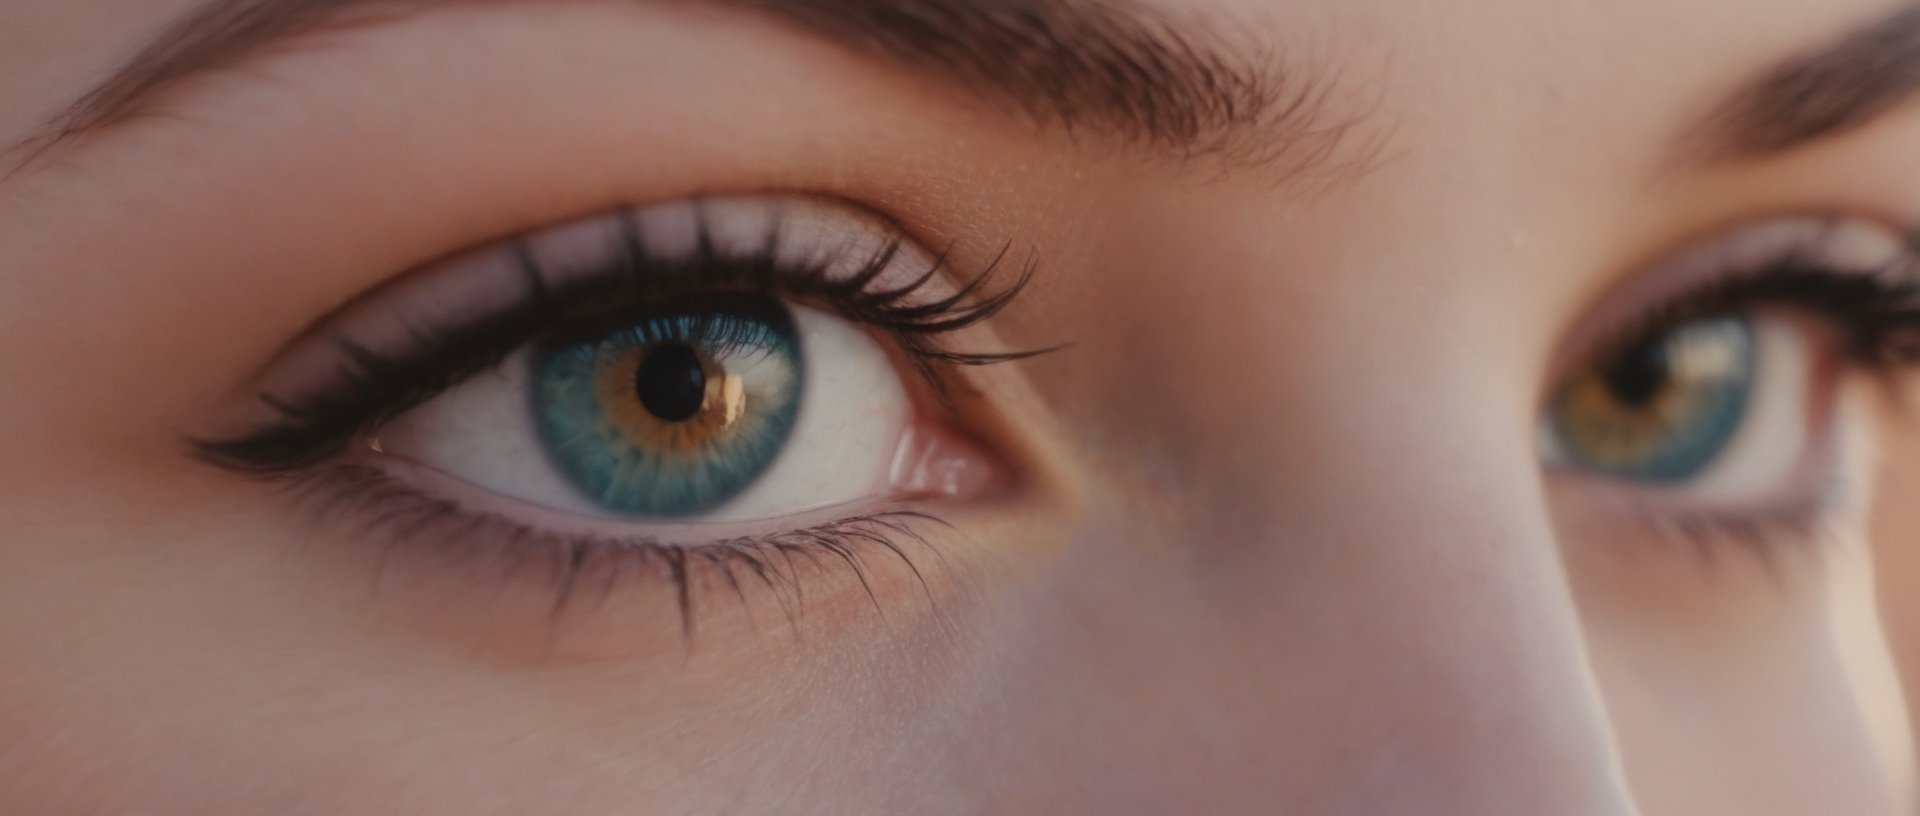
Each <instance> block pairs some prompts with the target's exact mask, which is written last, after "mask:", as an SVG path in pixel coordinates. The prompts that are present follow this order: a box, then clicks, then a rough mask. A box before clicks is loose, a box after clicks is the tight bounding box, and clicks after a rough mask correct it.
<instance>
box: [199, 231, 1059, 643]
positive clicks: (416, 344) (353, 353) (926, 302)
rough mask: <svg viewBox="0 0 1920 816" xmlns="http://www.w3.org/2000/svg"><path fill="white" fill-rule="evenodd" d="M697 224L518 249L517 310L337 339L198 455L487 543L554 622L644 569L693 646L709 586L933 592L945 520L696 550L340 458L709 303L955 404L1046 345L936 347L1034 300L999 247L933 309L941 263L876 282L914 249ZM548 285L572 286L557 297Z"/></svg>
mask: <svg viewBox="0 0 1920 816" xmlns="http://www.w3.org/2000/svg"><path fill="white" fill-rule="evenodd" d="M696 215H697V217H696V222H695V228H696V240H695V246H694V249H693V252H691V253H690V254H687V255H684V256H679V257H663V256H660V255H658V254H655V253H654V252H653V251H651V249H650V248H649V247H648V246H646V244H645V242H644V241H643V240H642V239H641V237H640V231H639V228H638V225H637V222H636V220H635V218H636V214H635V211H634V210H631V209H629V210H625V211H622V212H621V213H619V215H618V218H619V219H620V221H619V223H620V227H621V237H622V241H621V244H620V246H619V248H618V254H617V256H616V257H615V258H614V259H613V262H612V263H608V264H604V265H602V266H598V267H593V268H589V269H581V270H571V269H570V270H566V271H567V273H568V274H564V275H556V274H554V271H555V270H551V269H547V268H544V267H543V264H542V263H541V262H540V261H539V260H538V259H537V258H535V257H534V255H533V254H532V252H531V251H529V249H528V245H527V243H526V241H525V239H515V240H514V241H513V242H512V243H511V244H510V245H509V249H510V251H512V252H513V253H514V255H515V259H516V265H517V267H518V272H519V276H520V278H521V279H522V280H523V281H524V284H525V288H524V290H523V294H522V296H521V297H518V298H516V299H515V300H514V302H513V303H511V304H510V305H508V306H506V307H504V308H501V309H497V310H495V311H493V312H492V313H488V314H483V315H480V316H477V317H475V318H473V319H469V320H466V321H463V322H460V323H457V324H450V325H439V326H429V327H425V328H424V329H421V330H416V331H414V332H413V333H412V343H411V347H410V348H409V349H408V350H407V351H406V352H404V353H402V354H398V355H394V354H383V353H379V352H375V351H374V350H372V349H370V348H368V347H367V346H365V345H362V344H360V343H357V342H354V341H352V340H347V339H340V340H336V341H334V346H335V348H336V349H337V351H338V353H339V355H340V359H341V361H342V363H341V365H340V368H339V369H338V370H337V371H336V372H334V376H333V377H332V378H331V381H330V382H329V383H328V384H327V385H325V386H323V387H320V388H316V389H312V390H310V391H307V392H305V393H302V394H300V395H299V396H298V397H295V398H289V397H286V396H282V395H278V394H273V393H263V394H261V395H260V399H261V400H262V401H264V402H265V403H266V405H267V406H269V407H270V408H271V409H272V410H273V412H274V413H275V414H276V415H277V418H276V420H275V421H273V422H270V423H268V424H267V425H265V426H263V427H260V428H256V429H254V430H252V431H250V432H248V433H246V434H244V435H242V436H239V437H236V438H231V439H213V440H194V441H193V442H192V447H193V449H194V452H195V453H196V454H197V455H198V456H199V457H200V458H201V459H203V460H205V461H208V462H210V463H212V464H214V465H216V466H219V467H222V468H225V469H228V470H232V471H236V472H240V473H245V474H249V475H254V476H258V477H264V478H268V479H272V480H277V481H283V482H286V483H287V484H288V485H290V486H291V487H293V488H294V490H295V492H296V498H297V499H298V500H299V501H300V502H301V503H302V504H303V505H304V506H306V507H307V508H308V509H310V510H311V511H312V520H313V521H315V522H316V523H324V521H325V520H329V519H343V518H344V519H369V520H371V521H369V522H366V523H365V524H364V526H363V527H361V528H360V529H355V530H353V531H352V533H354V535H353V537H354V538H355V539H362V538H373V539H380V540H385V541H387V542H389V546H400V545H404V546H406V547H408V548H409V549H413V550H417V551H422V552H425V553H428V554H433V553H439V554H443V555H447V556H450V557H451V560H450V562H449V563H454V564H461V563H465V564H471V563H473V561H474V556H475V543H476V542H481V546H480V549H481V551H482V553H483V556H484V555H491V556H492V557H491V558H486V557H483V558H482V559H481V560H483V561H486V562H487V563H499V562H500V561H502V560H504V561H505V562H507V563H506V566H507V567H509V570H508V571H509V572H519V571H521V570H522V569H531V570H533V571H534V572H536V573H542V574H544V578H545V580H546V581H547V582H548V583H549V584H550V585H551V586H552V588H553V592H554V599H553V606H552V611H553V613H554V614H555V615H558V614H560V613H561V612H564V611H565V610H566V609H568V608H569V607H570V605H571V604H572V603H573V601H574V596H575V595H576V594H577V592H578V591H579V590H580V588H581V587H582V586H598V587H599V589H600V591H601V593H602V594H603V595H604V594H605V593H606V592H609V591H610V590H611V589H612V587H613V583H614V582H615V580H616V579H619V578H621V577H622V576H629V577H630V576H633V575H636V574H646V573H649V572H650V573H653V574H655V575H657V576H658V577H660V578H662V579H664V580H665V581H666V582H667V583H668V584H669V585H670V586H671V587H672V588H673V591H674V593H675V597H676V599H677V602H678V607H679V609H680V612H681V615H682V627H683V630H684V631H685V632H686V633H687V634H689V635H690V634H691V631H692V628H693V625H694V615H693V614H692V612H693V609H694V606H695V603H696V601H695V592H696V590H697V589H699V588H702V587H706V588H720V589H723V590H727V591H730V592H731V593H732V594H734V595H737V596H739V598H740V600H741V602H742V603H746V601H747V592H748V591H749V590H748V588H749V587H750V586H754V585H758V586H759V587H761V588H764V589H766V590H768V591H769V592H770V593H771V594H772V595H773V596H774V598H775V600H776V602H777V603H778V604H779V606H780V608H781V610H782V611H783V613H785V614H786V615H787V616H788V617H789V618H791V617H792V616H793V615H794V613H795V611H796V609H797V605H798V602H799V600H800V599H801V598H802V593H801V592H800V586H801V585H800V583H799V580H800V579H799V576H798V571H799V570H802V569H805V568H806V567H809V566H820V565H823V564H827V563H832V564H838V565H841V566H844V567H845V568H847V569H848V570H850V571H851V572H852V573H853V575H854V577H855V578H856V579H857V580H858V582H859V584H860V585H861V586H862V588H863V589H865V591H866V592H867V594H868V596H869V598H871V599H874V601H875V603H878V599H877V596H876V595H875V593H874V591H873V589H872V587H871V586H870V584H869V572H870V570H869V567H868V566H867V563H866V561H865V558H866V557H867V556H869V555H875V554H878V555H888V556H892V557H894V558H897V559H898V560H900V561H901V562H902V563H903V564H904V565H905V566H906V568H907V569H908V571H909V572H910V573H911V574H912V576H913V577H914V578H915V579H916V580H917V581H918V582H919V583H920V584H921V586H922V588H923V589H924V588H925V579H924V576H922V574H921V572H920V568H919V566H918V565H917V563H916V561H915V560H914V559H913V558H912V557H911V556H910V554H909V552H908V547H909V546H913V547H916V548H918V549H921V550H925V551H928V552H932V553H934V554H935V555H936V556H938V554H939V553H938V551H937V550H934V549H933V548H932V547H931V546H930V545H929V544H928V542H927V540H926V539H925V538H924V537H923V536H922V535H921V534H920V533H919V532H918V531H917V530H916V527H917V526H919V525H923V524H931V525H937V526H943V527H944V526H947V525H946V523H945V522H944V521H943V520H941V519H940V518H938V517H935V516H933V515H930V514H928V513H925V512H920V511H909V510H887V511H883V512H876V513H871V514H865V515H857V516H853V517H849V518H841V519H837V520H834V521H830V522H827V523H824V524H818V525H815V526H810V527H806V528H804V529H798V530H791V531H784V532H776V533H771V534H767V535H761V536H750V537H734V538H728V539H722V540H718V541H702V542H699V543H697V544H692V545H688V544H679V543H672V542H666V541H662V540H659V539H656V538H653V537H649V536H631V537H603V536H596V535H591V534H575V533H557V532H552V531H548V530H543V529H540V528H537V527H534V526H531V525H527V524H522V523H520V522H518V521H515V520H513V519H511V518H508V517H506V516H502V515H498V514H494V513H488V512H479V511H475V510H473V509H471V508H468V507H465V506H463V505H462V504H461V503H459V502H457V501H454V500H451V499H445V498H440V497H436V496H432V495H429V494H427V493H424V492H422V491H419V490H417V489H414V488H413V487H411V486H409V485H407V484H405V483H404V482H403V481H402V480H400V479H397V478H395V477H393V476H392V475H390V474H389V473H387V472H386V471H385V470H383V469H381V468H379V467H375V466H372V465H367V464H364V463H357V462H353V461H346V462H341V461H338V460H339V459H340V457H342V456H344V455H345V454H347V453H348V452H349V451H350V450H351V449H352V448H353V447H354V446H355V445H356V444H363V443H365V441H366V440H369V439H372V438H374V436H375V434H376V433H377V432H378V431H379V429H380V428H382V427H383V426H385V425H386V423H388V422H390V421H391V420H393V419H394V418H396V417H398V416H399V415H401V414H403V413H405V412H407V411H408V410H410V409H412V408H415V407H418V406H419V405H422V404H424V403H425V402H427V401H428V400H431V399H433V398H434V397H436V396H438V395H440V394H442V393H444V392H446V391H447V390H449V389H451V388H453V387H455V386H457V385H459V384H461V383H463V382H465V381H466V380H467V379H469V378H471V377H473V376H475V375H478V374H481V373H483V372H485V371H488V370H490V369H492V368H494V367H496V366H498V365H500V364H501V363H502V361H504V360H505V359H506V358H507V357H508V356H510V355H511V354H512V353H513V352H514V351H516V350H517V349H519V348H522V347H524V346H525V345H527V344H529V343H539V342H561V341H565V340H569V339H585V338H592V337H595V336H597V335H598V334H601V333H604V332H603V331H602V330H615V329H618V328H620V327H622V326H626V325H631V324H632V323H633V322H634V321H635V320H636V319H639V318H641V317H643V316H644V315H646V314H648V313H650V312H655V311H659V310H663V309H670V308H673V307H676V306H684V305H685V304H687V303H689V302H694V303H697V302H699V301H700V300H701V299H704V298H712V297H716V296H720V297H724V296H726V295H730V294H749V295H755V296H773V297H780V298H784V299H791V300H796V301H804V302H809V303H813V304H816V305H818V306H821V307H824V308H826V309H827V310H828V311H830V312H832V313H834V314H837V315H839V316H841V317H842V318H845V319H847V320H849V321H852V322H854V323H857V324H860V325H864V326H867V327H870V328H872V329H874V330H876V331H878V332H880V333H881V334H883V335H885V336H886V337H888V338H890V339H891V340H892V341H893V344H894V345H895V346H896V347H897V348H898V349H899V351H900V352H901V353H902V355H903V357H904V358H905V360H906V362H907V363H908V365H910V366H911V367H912V368H913V369H914V370H915V371H916V372H917V373H918V374H919V375H920V376H921V377H922V378H924V380H925V381H926V383H927V384H928V387H929V389H930V391H931V392H932V394H933V395H934V396H935V397H936V398H937V399H939V400H940V401H941V402H943V403H948V404H950V402H951V393H950V389H951V385H950V383H949V379H948V378H949V375H950V374H951V372H952V371H953V369H955V368H959V367H973V366H986V365H994V364H998V363H1005V362H1012V361H1017V360H1023V359H1028V358H1031V357H1035V356H1038V355H1041V354H1045V353H1048V352H1049V351H1052V350H1053V349H1040V350H1033V351H1018V352H996V353H977V352H968V351H961V350H956V349H952V348H949V347H948V346H947V345H946V344H945V343H944V342H942V341H943V339H944V338H945V337H946V336H947V335H950V334H953V333H955V332H959V331H962V330H964V329H967V328H970V327H973V326H976V325H979V324H981V323H982V322H984V321H987V320H989V319H991V318H992V317H994V316H995V315H997V314H999V313H1000V312H1001V311H1003V310H1004V309H1005V308H1006V307H1007V306H1008V305H1010V304H1011V303H1012V302H1013V301H1014V300H1015V299H1016V298H1017V297H1018V296H1019V295H1020V294H1021V293H1022V292H1023V291H1025V289H1026V286H1027V285H1028V283H1029V282H1030V281H1031V280H1032V278H1033V274H1034V268H1035V266H1034V263H1032V262H1031V261H1029V262H1027V263H1024V264H1023V265H1022V266H1021V267H1020V269H1019V271H1018V273H1017V274H1016V275H1014V276H1013V277H1012V279H1011V280H1010V282H1009V283H1007V284H1006V285H1004V286H998V287H996V286H995V285H994V281H995V280H997V279H999V278H1001V277H1002V274H1001V271H1002V269H1003V266H1004V263H1005V260H1006V257H1007V252H1006V250H1005V249H1003V250H1002V251H1001V252H1000V253H999V255H998V256H997V257H996V258H994V260H993V261H992V262H991V263H989V264H988V265H987V267H986V268H985V269H984V270H983V271H982V272H980V273H979V274H978V275H975V276H973V277H972V278H971V279H969V280H968V281H966V282H965V283H964V284H962V285H960V286H958V287H957V289H956V290H955V291H953V292H952V293H951V294H945V295H943V296H941V297H937V298H928V297H926V296H925V294H924V293H925V292H927V290H928V288H929V285H930V284H932V283H933V282H934V281H935V280H937V279H939V278H940V277H941V276H942V275H943V274H945V273H947V272H948V269H949V262H948V259H947V256H946V255H945V254H942V255H940V256H937V257H936V258H934V259H933V261H932V262H931V263H930V264H928V267H927V268H926V269H925V270H923V271H918V273H917V274H916V275H914V276H913V278H912V279H911V280H910V281H908V282H906V283H904V284H902V285H900V286H898V287H896V288H876V287H875V284H876V281H878V280H880V277H881V275H882V273H883V272H886V271H887V270H888V269H889V268H890V267H893V266H895V265H896V262H897V260H898V258H899V257H900V254H901V250H902V249H903V247H904V241H905V239H904V238H900V237H897V236H896V237H894V238H892V239H890V240H888V241H887V242H885V243H884V244H882V245H881V246H880V247H879V248H878V249H876V250H874V251H873V252H872V253H871V254H870V255H869V256H868V257H866V258H864V259H862V262H861V263H860V264H859V265H858V266H857V267H856V268H855V270H854V271H853V272H852V273H851V274H849V273H846V272H843V271H837V270H836V269H835V268H834V267H832V266H831V263H832V262H833V261H835V260H839V259H835V258H819V259H815V260H814V261H813V262H811V263H796V262H794V261H792V260H789V259H787V258H784V257H782V255H781V253H780V251H779V246H778V236H779V234H780V230H781V226H782V225H781V224H779V223H777V222H776V223H774V224H772V225H770V226H769V228H768V237H767V239H766V240H765V241H764V242H762V243H761V245H760V246H759V247H757V248H756V249H754V250H752V251H750V252H747V253H745V254H738V255H736V254H723V253H721V252H720V251H718V250H717V248H716V247H715V246H714V242H713V240H712V236H711V231H710V226H709V224H708V223H707V220H706V216H705V214H704V211H699V210H696ZM576 273H582V274H576ZM554 280H564V281H567V283H565V284H563V285H560V286H554V285H552V284H551V283H550V281H554ZM543 565H544V566H543Z"/></svg>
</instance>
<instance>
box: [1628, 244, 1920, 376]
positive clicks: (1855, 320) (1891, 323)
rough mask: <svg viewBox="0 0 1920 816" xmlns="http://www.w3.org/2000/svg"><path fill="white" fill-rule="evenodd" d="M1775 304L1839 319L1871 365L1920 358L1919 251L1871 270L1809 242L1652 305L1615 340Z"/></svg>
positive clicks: (1854, 356) (1852, 352)
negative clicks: (1842, 265) (1848, 265)
mask: <svg viewBox="0 0 1920 816" xmlns="http://www.w3.org/2000/svg"><path fill="white" fill-rule="evenodd" d="M1916 239H1920V236H1916ZM1917 246H1920V244H1917ZM1769 304H1777V305H1781V306H1788V307H1793V308H1797V309H1802V310H1809V311H1812V312H1814V313H1816V314H1819V315H1820V316H1822V317H1825V318H1828V319H1830V320H1831V321H1833V322H1834V323H1835V325H1837V326H1838V327H1839V328H1840V329H1841V330H1842V331H1843V332H1844V334H1845V340H1846V347H1845V352H1846V355H1847V358H1848V359H1849V360H1851V361H1852V362H1854V363H1856V364H1859V365H1863V366H1866V367H1868V368H1870V369H1873V370H1887V369H1892V368H1899V367H1904V366H1911V365H1916V364H1920V257H1916V256H1915V255H1914V253H1913V252H1912V251H1908V252H1903V253H1901V255H1900V257H1898V258H1895V259H1893V260H1891V261H1890V262H1889V263H1887V264H1886V265H1884V266H1882V267H1881V268H1878V269H1871V270H1850V269H1839V268H1836V267H1834V266H1833V265H1832V264H1829V263H1825V262H1822V261H1820V260H1819V259H1818V258H1817V257H1816V256H1815V255H1813V254H1811V251H1810V250H1791V251H1787V252H1783V253H1781V254H1779V255H1778V256H1776V257H1773V258H1771V259H1768V260H1766V261H1764V262H1762V263H1760V264H1757V265H1756V267H1755V268H1753V269H1750V270H1747V269H1743V270H1735V271H1734V273H1733V274H1725V275H1720V276H1717V277H1716V278H1715V279H1714V280H1712V281H1711V282H1709V283H1707V284H1706V285H1704V286H1702V287H1700V288H1697V289H1694V290H1693V291H1691V292H1688V293H1686V294H1684V295H1682V296H1680V297H1678V298H1674V299H1671V300H1668V301H1667V302H1666V303H1664V304H1662V305H1661V306H1659V307H1657V308H1654V309H1651V310H1649V311H1648V312H1647V313H1645V314H1644V315H1643V316H1642V317H1641V318H1640V319H1639V320H1638V321H1637V322H1635V323H1634V324H1633V325H1631V326H1629V327H1628V330H1627V331H1624V332H1621V333H1619V334H1618V335H1617V337H1618V338H1619V339H1618V341H1616V343H1615V344H1614V346H1613V347H1614V348H1626V347H1631V346H1633V345H1635V344H1637V343H1640V342H1642V341H1645V340H1646V339H1648V338H1650V337H1653V336H1657V335H1659V334H1661V333H1663V332H1666V331H1669V330H1671V329H1672V328H1673V327H1674V326H1676V325H1680V324H1682V323H1686V322H1688V321H1691V320H1697V319H1700V318H1703V317H1709V316H1714V315H1720V314H1727V313H1730V312H1739V311H1745V310H1750V309H1753V308H1755V307H1758V306H1764V305H1769Z"/></svg>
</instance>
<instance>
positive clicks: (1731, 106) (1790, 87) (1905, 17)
mask: <svg viewBox="0 0 1920 816" xmlns="http://www.w3.org/2000/svg"><path fill="white" fill-rule="evenodd" d="M1916 93H1920V5H1914V4H1909V5H1908V6H1907V7H1905V8H1903V9H1901V10H1899V11H1897V12H1895V13H1893V14H1890V15H1888V16H1886V17H1882V18H1880V19H1879V20H1877V21H1875V22H1872V23H1870V24H1868V25H1866V26H1863V27H1861V28H1858V29H1855V30H1853V31H1851V32H1849V33H1847V34H1844V35H1842V36H1841V37H1839V38H1838V39H1837V40H1835V41H1834V42H1832V43H1828V44H1826V45H1823V46H1821V47H1818V48H1815V49H1813V50H1810V51H1808V52H1806V53H1803V54H1800V55H1797V56H1794V57H1791V58H1789V59H1787V60H1786V61H1784V62H1781V63H1779V64H1777V65H1775V66H1774V67H1772V68H1771V69H1768V70H1766V71H1764V72H1762V73H1761V74H1760V75H1759V76H1758V77H1757V78H1755V79H1754V80H1752V81H1750V82H1749V83H1747V84H1746V85H1744V86H1742V87H1740V88H1739V89H1737V90H1736V91H1735V93H1734V94H1733V95H1732V96H1730V97H1728V98H1727V99H1726V100H1725V101H1724V102H1722V103H1721V104H1720V105H1719V106H1717V107H1715V108H1714V109H1713V110H1712V113H1711V114H1710V115H1709V116H1708V118H1707V121H1706V123H1705V126H1704V127H1703V128H1702V129H1701V134H1702V135H1703V136H1704V137H1705V138H1704V140H1703V142H1702V143H1703V145H1704V146H1705V147H1706V148H1707V151H1706V152H1707V154H1708V156H1709V157H1717V156H1729V157H1735V158H1755V157H1764V156H1768V155H1773V154H1778V153H1783V152H1786V151H1788V150H1792V149H1794V148H1797V147H1802V146H1805V145H1807V144H1810V143H1812V142H1815V141H1819V140H1821V139H1825V138H1828V137H1833V136H1838V135H1841V134H1843V133H1845V132H1848V131H1850V130H1853V129H1855V128H1858V127H1861V126H1863V125H1865V124H1867V123H1868V122H1871V121H1873V120H1875V119H1878V118H1879V117H1881V116H1883V115H1885V114H1887V113H1890V112H1892V111H1893V110H1894V109H1895V108H1898V107H1900V106H1901V105H1903V104H1905V103H1907V102H1909V101H1911V100H1912V99H1913V97H1914V96H1915V95H1916Z"/></svg>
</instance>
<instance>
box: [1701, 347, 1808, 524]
mask: <svg viewBox="0 0 1920 816" xmlns="http://www.w3.org/2000/svg"><path fill="white" fill-rule="evenodd" d="M1751 325H1752V327H1753V339H1754V344H1755V349H1754V351H1755V360H1756V361H1757V363H1756V364H1757V369H1758V370H1757V371H1756V372H1755V377H1754V384H1753V393H1752V394H1751V395H1750V396H1749V398H1748V402H1747V410H1746V416H1744V417H1742V418H1741V421H1740V429H1739V430H1738V431H1736V432H1735V433H1734V436H1733V439H1732V441H1730V442H1728V443H1727V447H1726V449H1725V450H1724V451H1722V452H1721V453H1720V456H1719V457H1718V458H1716V459H1715V460H1714V462H1713V464H1712V465H1710V466H1708V468H1707V470H1706V472H1704V473H1702V474H1700V475H1699V476H1698V477H1697V478H1695V479H1694V480H1693V482H1692V483H1690V484H1688V485H1687V486H1686V487H1685V488H1684V490H1685V491H1686V493H1687V494H1688V495H1691V496H1693V497H1696V498H1698V499H1701V500H1705V501H1708V502H1712V503H1715V504H1722V505H1741V506H1746V505H1756V504H1760V503H1764V502H1767V501H1769V500H1771V499H1773V498H1774V497H1776V496H1778V495H1780V494H1781V493H1782V492H1784V491H1786V490H1789V489H1791V487H1792V485H1793V484H1794V483H1795V482H1796V481H1797V477H1798V476H1799V475H1800V468H1801V465H1802V464H1803V463H1804V462H1805V461H1806V459H1807V453H1808V450H1807V446H1808V444H1809V443H1810V442H1811V441H1813V439H1814V436H1813V434H1812V429H1811V428H1809V427H1808V425H1809V423H1811V422H1812V421H1813V418H1812V417H1811V416H1810V415H1809V414H1810V409H1811V407H1812V406H1811V405H1810V402H1811V401H1812V394H1813V388H1814V387H1815V383H1814V368H1813V366H1814V359H1813V348H1812V345H1813V340H1812V339H1811V338H1810V337H1809V336H1808V332H1807V329H1805V328H1803V327H1801V326H1799V325H1796V323H1795V321H1793V320H1792V319H1789V318H1784V317H1780V316H1775V315H1765V314H1762V315H1756V316H1754V318H1753V319H1752V324H1751Z"/></svg>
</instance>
